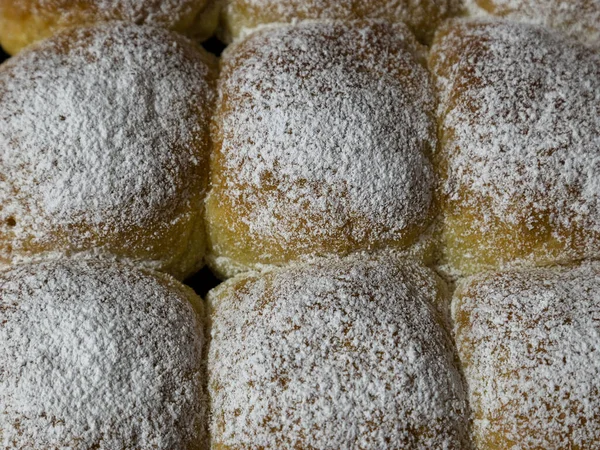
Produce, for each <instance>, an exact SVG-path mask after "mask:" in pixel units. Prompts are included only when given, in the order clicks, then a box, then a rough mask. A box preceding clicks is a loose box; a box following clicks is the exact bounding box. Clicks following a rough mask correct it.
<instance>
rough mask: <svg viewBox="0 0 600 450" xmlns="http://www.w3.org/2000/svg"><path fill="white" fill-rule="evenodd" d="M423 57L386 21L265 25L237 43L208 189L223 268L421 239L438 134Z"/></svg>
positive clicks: (226, 60) (226, 69) (212, 238)
mask: <svg viewBox="0 0 600 450" xmlns="http://www.w3.org/2000/svg"><path fill="white" fill-rule="evenodd" d="M423 58H424V53H423V48H422V47H421V46H420V45H419V44H418V43H417V42H416V41H415V40H414V38H413V37H412V35H411V34H410V32H409V31H408V29H407V28H406V27H405V26H403V25H401V24H396V25H393V24H386V23H383V22H356V23H353V24H350V25H348V24H342V23H339V22H338V23H303V24H301V25H297V26H289V27H279V28H274V29H264V30H260V31H258V32H256V33H254V34H252V35H251V36H250V37H248V38H247V39H246V40H244V41H241V42H238V43H237V44H234V45H233V46H231V47H230V48H228V49H227V50H226V53H225V55H224V57H223V63H222V76H221V78H220V82H219V99H218V104H217V110H216V115H215V118H214V127H213V141H214V153H213V155H212V160H211V171H212V174H211V189H210V192H209V195H208V197H207V214H208V219H207V221H208V230H209V231H208V232H209V247H210V248H209V251H210V255H209V260H210V262H211V264H212V266H213V267H214V268H216V270H217V271H218V272H219V273H221V274H222V275H223V274H224V276H229V275H231V274H232V273H234V272H235V271H236V270H238V271H239V270H243V269H244V268H248V267H253V266H256V265H257V264H279V263H284V262H287V261H291V260H297V259H300V258H303V257H307V256H310V255H315V254H320V255H325V254H332V253H333V254H347V253H350V252H353V251H357V250H367V249H368V250H372V249H378V248H382V247H387V246H391V247H395V248H406V247H408V246H410V245H411V244H413V243H414V242H415V241H416V240H417V239H418V237H419V235H420V234H421V232H422V231H423V230H424V229H425V227H426V226H427V224H428V222H429V221H430V217H431V216H432V214H433V213H432V209H433V208H432V191H433V185H434V176H433V169H432V164H431V162H430V156H431V151H432V148H434V147H435V145H436V134H435V119H434V117H433V116H434V109H435V104H434V95H433V92H432V91H433V88H432V83H431V82H430V76H429V74H428V72H427V70H426V69H425V67H424V61H423ZM236 267H237V269H236Z"/></svg>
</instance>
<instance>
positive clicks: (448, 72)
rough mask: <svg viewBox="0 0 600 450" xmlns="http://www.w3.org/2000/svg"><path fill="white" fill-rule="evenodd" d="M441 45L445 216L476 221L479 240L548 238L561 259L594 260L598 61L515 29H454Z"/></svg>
mask: <svg viewBox="0 0 600 450" xmlns="http://www.w3.org/2000/svg"><path fill="white" fill-rule="evenodd" d="M441 35H442V38H440V39H438V40H437V42H436V44H435V45H434V47H433V49H432V54H433V55H434V67H433V69H434V70H435V71H436V73H437V74H438V81H439V86H440V92H441V99H442V102H441V105H440V114H441V116H442V119H443V122H442V138H443V140H444V146H445V148H444V154H443V155H442V158H443V159H444V160H445V161H444V163H445V166H444V171H445V179H444V180H443V182H442V190H443V194H444V196H445V197H446V201H447V202H448V205H449V206H448V208H449V210H450V211H451V214H454V215H456V216H459V215H460V214H461V213H460V212H461V211H464V210H470V211H476V214H477V217H478V219H477V221H478V222H477V221H475V222H474V223H473V224H470V225H469V226H471V227H473V228H477V229H479V230H481V231H482V232H484V231H485V230H488V229H493V228H494V227H499V226H507V227H509V228H510V227H513V229H516V227H522V228H523V229H524V230H541V229H548V230H550V231H549V234H550V235H551V237H550V238H549V239H552V240H554V241H556V242H558V243H559V244H558V245H561V246H563V247H564V251H563V254H564V255H563V256H565V255H566V256H568V257H578V258H581V257H591V256H595V255H598V252H599V248H598V239H597V238H593V237H591V236H593V235H592V234H590V233H595V236H598V233H600V197H599V196H598V193H599V192H600V56H599V55H598V54H597V53H595V52H594V51H592V50H590V49H588V48H586V47H584V46H582V45H579V44H578V43H576V42H573V41H571V40H569V39H567V38H565V37H562V36H561V35H559V34H556V33H552V32H548V31H545V30H543V29H541V28H537V27H534V26H530V25H523V24H509V23H506V22H485V21H482V20H480V21H470V22H469V21H463V22H458V21H454V22H452V23H451V24H450V25H449V26H448V28H447V29H445V30H444V31H443V32H442V33H441ZM498 224H501V225H498ZM565 230H570V231H565ZM581 230H585V231H581ZM470 232H471V230H466V231H465V230H463V233H465V235H466V234H468V233H470ZM578 233H579V234H578ZM582 233H585V237H583V238H582V237H579V236H580V235H581V234H582ZM588 234H589V237H588ZM573 236H578V237H575V238H573ZM569 239H571V240H574V241H575V240H576V242H570V241H569ZM480 244H481V245H482V246H483V247H485V245H486V244H485V242H481V243H480ZM483 247H482V248H483ZM569 247H573V248H576V250H575V251H574V252H573V254H568V253H569V251H570V250H569ZM567 254H568V255H567Z"/></svg>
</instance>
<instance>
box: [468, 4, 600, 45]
mask: <svg viewBox="0 0 600 450" xmlns="http://www.w3.org/2000/svg"><path fill="white" fill-rule="evenodd" d="M470 1H471V2H476V3H478V4H479V5H480V6H481V8H482V9H483V10H485V11H486V12H488V13H490V14H494V15H498V16H502V17H506V18H508V19H511V20H519V21H523V22H529V23H534V24H538V25H543V26H546V27H551V28H556V29H559V30H561V31H563V32H565V33H567V34H569V35H571V36H574V37H577V38H578V39H580V40H582V41H583V42H587V43H589V44H592V45H594V46H599V45H600V0H569V1H562V0H470Z"/></svg>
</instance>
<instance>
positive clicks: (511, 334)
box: [453, 263, 600, 448]
mask: <svg viewBox="0 0 600 450" xmlns="http://www.w3.org/2000/svg"><path fill="white" fill-rule="evenodd" d="M453 309H454V316H455V319H456V322H457V328H456V340H457V345H458V348H459V352H460V353H461V359H462V362H463V366H464V368H465V376H466V379H467V382H468V384H469V390H470V398H471V405H472V408H473V412H474V417H475V420H474V433H475V438H476V441H477V443H478V445H480V446H481V448H492V447H493V448H509V447H510V448H596V447H597V445H598V442H599V441H600V420H599V419H600V415H599V411H600V389H599V381H598V380H600V265H599V264H597V263H594V264H586V265H583V266H581V267H577V268H555V269H532V270H528V271H524V272H521V273H518V272H507V273H498V274H488V275H482V276H478V277H476V278H473V279H465V280H463V281H461V282H459V285H458V289H457V293H456V295H455V301H454V302H453Z"/></svg>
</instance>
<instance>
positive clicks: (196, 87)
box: [0, 23, 216, 278]
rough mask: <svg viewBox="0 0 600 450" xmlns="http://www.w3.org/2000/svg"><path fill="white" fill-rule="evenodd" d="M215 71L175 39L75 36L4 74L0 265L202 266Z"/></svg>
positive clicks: (143, 34) (99, 32)
mask: <svg viewBox="0 0 600 450" xmlns="http://www.w3.org/2000/svg"><path fill="white" fill-rule="evenodd" d="M212 64H213V60H212V57H211V56H210V55H208V54H205V53H204V52H203V51H202V50H201V49H198V48H196V46H195V45H194V44H192V43H191V42H189V41H187V40H186V39H184V38H182V37H179V36H177V35H174V34H172V33H171V32H168V31H162V30H159V29H154V28H149V27H139V26H137V25H128V24H118V23H114V24H107V25H100V26H95V27H91V28H78V29H71V30H68V31H66V32H63V33H61V34H59V35H57V36H55V37H53V38H51V39H49V40H47V41H44V42H41V43H40V44H39V45H36V46H35V47H33V48H31V49H30V50H28V51H26V52H23V53H21V54H19V55H18V56H16V57H14V58H12V59H10V60H8V61H7V62H6V63H4V64H3V65H2V66H0V153H1V155H2V157H1V158H0V205H1V209H0V264H7V263H14V262H19V261H23V260H27V259H31V258H47V257H55V256H65V255H78V254H85V255H89V254H102V255H107V256H110V257H116V258H123V259H128V260H132V261H136V262H138V263H139V264H143V265H147V266H149V267H153V268H156V269H158V270H161V271H166V272H170V273H171V274H173V275H175V276H176V277H179V278H183V277H184V276H186V275H187V274H189V273H191V272H193V271H195V270H196V269H197V268H198V266H199V265H200V264H201V259H202V256H203V252H204V247H205V232H204V224H203V218H202V216H203V203H202V202H203V200H204V190H205V186H206V178H207V173H208V163H207V159H208V150H209V136H208V134H209V133H208V122H209V117H210V115H211V107H212V102H213V97H214V93H213V89H214V86H213V85H214V78H216V73H215V72H216V70H215V69H214V68H213V67H212Z"/></svg>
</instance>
